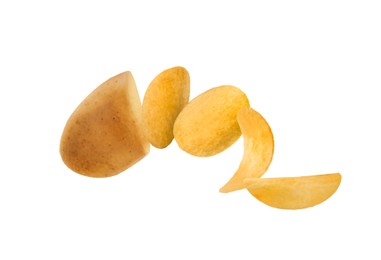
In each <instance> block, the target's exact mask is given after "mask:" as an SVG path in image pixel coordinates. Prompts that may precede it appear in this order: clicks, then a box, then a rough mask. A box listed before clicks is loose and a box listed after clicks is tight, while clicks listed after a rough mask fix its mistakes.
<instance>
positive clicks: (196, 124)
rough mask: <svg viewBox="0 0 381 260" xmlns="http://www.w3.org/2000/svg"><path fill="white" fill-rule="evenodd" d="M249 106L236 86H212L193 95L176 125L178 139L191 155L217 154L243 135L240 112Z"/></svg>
mask: <svg viewBox="0 0 381 260" xmlns="http://www.w3.org/2000/svg"><path fill="white" fill-rule="evenodd" d="M249 106H250V104H249V100H248V99H247V97H246V95H245V93H243V92H242V91H241V90H240V89H239V88H237V87H234V86H228V85H224V86H220V87H216V88H212V89H210V90H208V91H206V92H204V93H202V94H200V95H199V96H197V97H196V98H194V99H193V100H192V101H191V102H190V103H189V104H188V105H186V106H185V108H184V109H183V110H182V111H181V112H180V114H179V115H178V117H177V119H176V121H175V124H174V128H173V133H174V136H175V140H176V142H177V144H178V145H179V147H180V148H181V149H182V150H184V151H185V152H187V153H189V154H191V155H195V156H200V157H206V156H212V155H215V154H218V153H220V152H222V151H224V150H225V149H227V148H228V147H229V146H231V145H232V144H233V143H234V142H235V141H237V139H238V138H239V137H240V136H241V131H240V129H239V125H238V123H237V113H238V111H239V110H240V109H241V108H242V107H249Z"/></svg>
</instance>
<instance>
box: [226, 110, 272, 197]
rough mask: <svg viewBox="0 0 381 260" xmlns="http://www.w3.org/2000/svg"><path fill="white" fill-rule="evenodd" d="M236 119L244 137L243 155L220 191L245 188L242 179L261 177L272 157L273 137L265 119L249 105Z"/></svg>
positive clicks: (245, 185)
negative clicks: (233, 172)
mask: <svg viewBox="0 0 381 260" xmlns="http://www.w3.org/2000/svg"><path fill="white" fill-rule="evenodd" d="M237 120H238V124H239V126H240V128H241V131H242V135H243V139H244V155H243V158H242V161H241V164H240V165H239V168H238V170H237V171H236V173H235V174H234V175H233V177H232V178H231V179H230V180H229V181H228V183H226V184H225V185H224V186H223V187H222V188H221V189H220V192H231V191H235V190H239V189H244V188H246V187H247V184H246V183H245V182H244V179H246V178H259V177H261V176H262V175H263V174H264V173H265V172H266V170H267V169H268V167H269V165H270V163H271V161H272V158H273V153H274V138H273V134H272V132H271V128H270V126H269V124H268V123H267V122H266V120H265V119H264V118H263V117H262V116H261V115H260V114H259V113H258V112H257V111H255V110H254V109H252V108H249V107H244V108H242V109H241V110H240V111H239V112H238V115H237Z"/></svg>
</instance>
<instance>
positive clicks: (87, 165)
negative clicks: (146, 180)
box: [60, 72, 150, 177]
mask: <svg viewBox="0 0 381 260" xmlns="http://www.w3.org/2000/svg"><path fill="white" fill-rule="evenodd" d="M141 109H142V107H141V103H140V98H139V95H138V91H137V88H136V85H135V81H134V78H133V76H132V74H131V72H123V73H121V74H119V75H116V76H114V77H112V78H110V79H109V80H107V81H106V82H104V83H103V84H101V85H100V86H99V87H97V88H96V89H95V90H94V91H93V92H92V93H90V95H88V96H87V97H86V98H85V99H84V100H83V101H82V103H81V104H80V105H79V106H78V107H77V109H76V110H75V111H74V112H73V114H72V115H71V116H70V118H69V119H68V121H67V123H66V126H65V128H64V131H63V133H62V137H61V143H60V154H61V157H62V160H63V161H64V163H65V164H66V166H68V167H69V168H70V169H72V170H73V171H75V172H77V173H79V174H82V175H85V176H89V177H109V176H113V175H116V174H118V173H120V172H122V171H124V170H126V169H127V168H129V167H130V166H132V165H133V164H135V163H136V162H138V161H139V160H140V159H142V158H143V157H144V156H146V155H147V154H148V152H149V150H150V145H149V142H148V141H147V139H146V138H145V136H144V133H143V129H142V111H141Z"/></svg>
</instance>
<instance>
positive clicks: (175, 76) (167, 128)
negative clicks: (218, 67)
mask: <svg viewBox="0 0 381 260" xmlns="http://www.w3.org/2000/svg"><path fill="white" fill-rule="evenodd" d="M189 93H190V78H189V73H188V71H187V70H186V69H185V68H183V67H173V68H170V69H167V70H165V71H163V72H161V73H160V74H159V75H157V76H156V77H155V78H154V79H153V80H152V82H151V83H150V85H149V86H148V88H147V90H146V93H145V95H144V99H143V104H142V110H143V124H144V132H145V135H146V137H147V139H148V140H149V142H150V143H151V144H152V145H153V146H155V147H156V148H165V147H167V146H168V145H169V144H170V143H171V142H172V140H173V124H174V123H175V120H176V118H177V116H178V114H179V113H180V111H181V110H182V109H183V108H184V106H185V105H186V104H187V103H188V101H189Z"/></svg>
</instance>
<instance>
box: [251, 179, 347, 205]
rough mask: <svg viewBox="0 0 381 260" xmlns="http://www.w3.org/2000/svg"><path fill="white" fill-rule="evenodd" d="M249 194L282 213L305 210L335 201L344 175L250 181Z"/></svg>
mask: <svg viewBox="0 0 381 260" xmlns="http://www.w3.org/2000/svg"><path fill="white" fill-rule="evenodd" d="M245 182H246V184H247V185H248V188H247V189H248V191H249V192H250V193H251V194H252V195H253V196H254V197H255V198H257V199H258V200H260V201H261V202H263V203H264V204H266V205H268V206H271V207H274V208H279V209H304V208H309V207H313V206H315V205H317V204H320V203H322V202H323V201H325V200H327V199H328V198H329V197H331V196H332V195H333V194H334V193H335V192H336V190H337V189H338V187H339V186H340V182H341V175H340V173H332V174H322V175H311V176H302V177H283V178H248V179H246V180H245Z"/></svg>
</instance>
